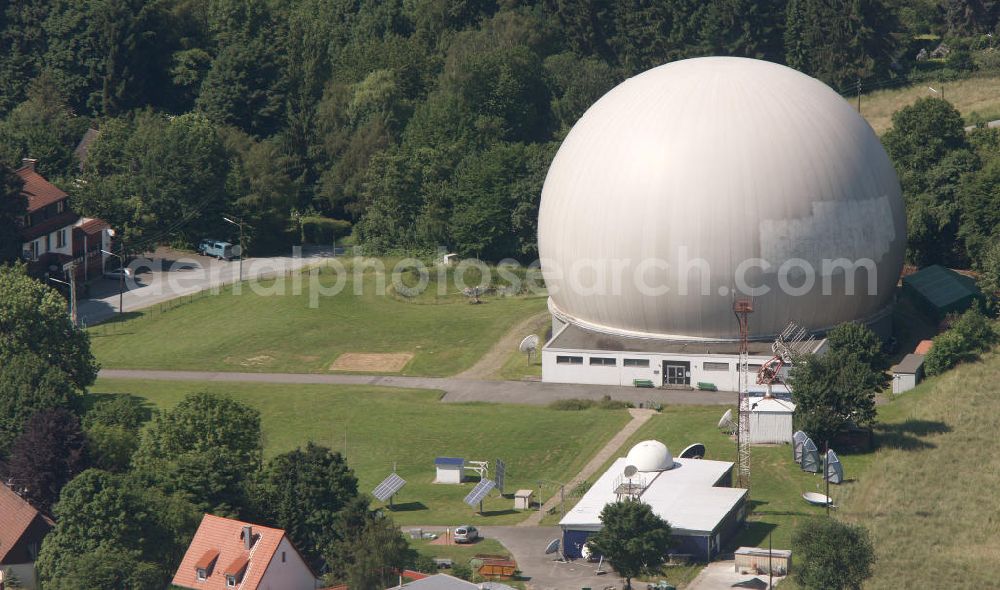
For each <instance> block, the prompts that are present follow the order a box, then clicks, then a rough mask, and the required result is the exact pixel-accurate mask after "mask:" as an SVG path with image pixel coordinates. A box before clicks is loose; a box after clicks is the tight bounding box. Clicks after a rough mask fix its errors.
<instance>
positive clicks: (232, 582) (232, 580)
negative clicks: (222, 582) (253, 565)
mask: <svg viewBox="0 0 1000 590" xmlns="http://www.w3.org/2000/svg"><path fill="white" fill-rule="evenodd" d="M235 587H236V576H231V575H228V574H227V575H226V588H235Z"/></svg>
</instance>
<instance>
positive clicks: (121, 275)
mask: <svg viewBox="0 0 1000 590" xmlns="http://www.w3.org/2000/svg"><path fill="white" fill-rule="evenodd" d="M120 251H121V254H115V253H114V252H109V251H108V250H101V252H102V253H104V254H107V255H108V256H114V257H115V258H117V259H118V315H119V316H120V315H121V314H122V313H124V312H125V274H126V273H127V272H128V271H127V270H125V244H124V243H122V244H121V245H120Z"/></svg>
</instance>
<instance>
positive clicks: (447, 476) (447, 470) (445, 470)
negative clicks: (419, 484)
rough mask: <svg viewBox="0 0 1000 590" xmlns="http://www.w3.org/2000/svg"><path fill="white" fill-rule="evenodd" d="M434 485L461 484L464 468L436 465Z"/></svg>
mask: <svg viewBox="0 0 1000 590" xmlns="http://www.w3.org/2000/svg"><path fill="white" fill-rule="evenodd" d="M436 467H437V469H436V473H435V477H434V483H462V477H463V476H464V475H465V467H463V466H461V465H437V466H436Z"/></svg>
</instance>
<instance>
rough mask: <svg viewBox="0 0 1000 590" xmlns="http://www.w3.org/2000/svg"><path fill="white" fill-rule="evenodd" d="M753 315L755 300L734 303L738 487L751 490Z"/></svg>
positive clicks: (735, 301) (742, 300) (740, 300)
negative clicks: (737, 340) (737, 339)
mask: <svg viewBox="0 0 1000 590" xmlns="http://www.w3.org/2000/svg"><path fill="white" fill-rule="evenodd" d="M751 313H753V299H736V300H734V301H733V314H735V315H736V321H737V322H738V323H739V326H740V370H739V388H738V391H739V400H740V405H739V423H738V425H737V428H736V477H737V482H738V483H737V485H739V487H741V488H746V489H748V490H749V489H750V401H749V399H748V394H747V390H748V389H749V388H750V314H751Z"/></svg>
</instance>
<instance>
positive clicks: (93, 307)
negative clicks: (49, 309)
mask: <svg viewBox="0 0 1000 590" xmlns="http://www.w3.org/2000/svg"><path fill="white" fill-rule="evenodd" d="M331 254H332V253H331V251H330V249H329V248H308V249H303V250H302V251H301V252H300V253H299V254H298V255H295V254H293V255H291V256H275V257H270V258H247V259H246V260H244V261H243V278H244V280H246V279H253V278H266V277H269V276H275V275H281V274H284V273H286V272H289V271H293V270H298V269H301V268H303V267H305V266H308V265H310V264H313V263H315V262H317V261H318V260H321V259H323V258H326V257H329V256H330V255H331ZM129 267H130V268H132V269H133V270H134V271H135V273H134V276H131V277H129V278H127V279H126V280H125V289H126V290H125V292H124V293H123V294H122V296H121V301H122V308H123V310H124V311H126V312H129V311H137V310H140V309H143V308H146V307H150V306H152V305H156V304H157V303H163V302H164V301H168V300H170V299H174V298H176V297H182V296H184V295H191V294H193V293H198V292H199V291H204V290H206V289H213V288H214V289H218V288H221V287H222V286H223V285H228V284H231V283H234V282H236V281H237V280H238V279H239V276H240V275H239V273H240V261H239V260H232V261H228V262H227V261H224V260H216V259H214V258H209V257H207V256H201V255H199V254H193V253H190V252H180V251H177V250H172V249H170V248H159V249H157V250H156V251H155V252H152V253H150V254H147V255H145V256H144V257H139V258H137V259H136V260H134V261H132V263H131V264H130V265H129ZM119 284H120V283H119V280H118V279H109V278H102V279H98V280H97V281H95V282H94V283H92V284H91V285H90V297H89V298H88V299H84V300H81V301H80V303H79V308H78V310H77V312H78V314H79V317H80V321H81V322H83V324H84V325H92V324H96V323H98V322H102V321H104V320H107V319H109V318H111V317H112V316H114V314H116V313H118V311H119V310H118V303H119Z"/></svg>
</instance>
